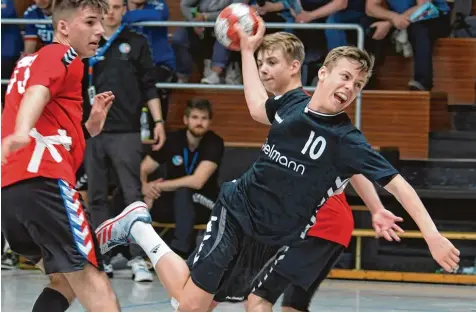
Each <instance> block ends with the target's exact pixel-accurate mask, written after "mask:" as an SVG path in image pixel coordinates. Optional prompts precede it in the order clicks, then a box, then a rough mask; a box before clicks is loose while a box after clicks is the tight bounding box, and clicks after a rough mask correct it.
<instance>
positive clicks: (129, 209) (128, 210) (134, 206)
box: [95, 201, 152, 253]
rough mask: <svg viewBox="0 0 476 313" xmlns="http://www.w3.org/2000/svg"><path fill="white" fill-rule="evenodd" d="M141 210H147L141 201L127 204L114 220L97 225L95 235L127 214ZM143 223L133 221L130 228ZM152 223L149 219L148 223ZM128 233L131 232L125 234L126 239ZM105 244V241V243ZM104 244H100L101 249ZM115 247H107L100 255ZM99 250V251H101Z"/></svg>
mask: <svg viewBox="0 0 476 313" xmlns="http://www.w3.org/2000/svg"><path fill="white" fill-rule="evenodd" d="M142 208H145V209H146V210H147V205H146V204H145V203H144V202H141V201H136V202H133V203H131V204H129V205H128V206H127V207H126V208H125V209H124V211H122V212H121V214H119V215H118V216H116V217H115V218H114V219H112V220H107V221H105V222H104V223H102V224H101V225H99V227H98V228H97V229H96V231H95V234H97V233H101V232H102V231H103V230H104V229H105V228H106V227H108V226H109V225H111V224H113V223H115V222H117V221H118V220H120V219H122V218H124V217H125V216H126V215H128V214H129V213H132V212H134V211H135V210H139V209H142ZM139 221H140V222H143V221H142V220H137V221H134V222H133V223H132V224H131V228H132V225H134V223H135V222H139ZM150 222H152V220H150V218H149V223H150ZM130 232H131V230H130V229H129V231H128V233H127V237H129V236H130ZM106 242H107V241H106ZM105 245H106V244H104V245H102V244H100V246H101V247H103V246H105ZM114 247H115V246H111V247H108V248H107V249H104V248H103V249H104V252H102V253H105V252H107V251H109V250H111V249H112V248H114ZM103 249H101V251H102V250H103Z"/></svg>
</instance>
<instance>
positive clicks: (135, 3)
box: [122, 0, 176, 121]
mask: <svg viewBox="0 0 476 313" xmlns="http://www.w3.org/2000/svg"><path fill="white" fill-rule="evenodd" d="M168 19H169V8H168V6H167V3H166V2H165V1H164V0H150V1H147V0H128V1H127V12H126V14H125V15H124V17H123V18H122V22H123V23H125V24H130V23H137V22H144V21H167V20H168ZM133 29H134V30H135V31H136V32H138V33H140V34H143V35H144V36H145V37H146V38H147V41H148V43H149V46H150V47H151V49H152V59H153V61H154V64H155V69H156V79H157V82H165V83H169V82H173V81H176V78H175V77H176V76H175V69H176V66H175V55H174V51H173V50H172V47H171V46H170V45H169V38H168V35H169V32H168V28H167V27H143V26H134V27H133ZM158 93H159V96H160V104H161V105H162V117H163V119H164V121H165V120H167V112H168V107H169V95H170V91H169V90H166V89H158Z"/></svg>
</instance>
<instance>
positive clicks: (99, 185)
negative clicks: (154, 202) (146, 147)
mask: <svg viewBox="0 0 476 313" xmlns="http://www.w3.org/2000/svg"><path fill="white" fill-rule="evenodd" d="M141 161H142V143H141V140H140V134H139V133H101V134H99V135H98V136H96V137H93V138H90V139H88V141H87V145H86V154H85V158H84V165H85V168H86V173H87V175H88V210H89V211H90V212H91V219H92V223H93V226H94V227H95V228H96V227H98V226H99V225H100V224H101V223H102V222H104V221H105V220H107V219H109V218H110V217H112V216H113V215H112V214H111V212H109V209H108V191H109V182H108V175H109V170H110V169H113V170H114V171H115V172H116V174H117V178H118V185H119V186H120V188H121V189H122V190H123V193H124V201H125V203H126V205H129V204H130V203H132V202H134V201H143V198H142V192H141V182H140V163H141Z"/></svg>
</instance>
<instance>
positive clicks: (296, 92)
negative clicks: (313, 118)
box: [274, 87, 310, 102]
mask: <svg viewBox="0 0 476 313" xmlns="http://www.w3.org/2000/svg"><path fill="white" fill-rule="evenodd" d="M309 99H310V95H309V94H308V93H307V92H306V91H305V90H304V89H303V88H302V87H298V88H295V89H292V90H290V91H288V92H286V93H285V94H284V95H282V96H275V97H274V100H276V101H292V102H302V101H309Z"/></svg>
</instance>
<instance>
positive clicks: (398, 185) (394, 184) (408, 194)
mask: <svg viewBox="0 0 476 313" xmlns="http://www.w3.org/2000/svg"><path fill="white" fill-rule="evenodd" d="M385 189H386V190H387V191H388V192H390V193H391V194H393V195H394V196H395V198H396V199H397V200H398V201H399V202H400V204H401V205H402V206H403V208H404V209H405V211H407V212H408V214H409V215H410V216H411V217H412V219H413V220H414V221H415V223H416V224H417V225H418V228H419V229H420V231H421V232H422V234H423V236H424V237H425V238H428V237H430V236H432V235H434V234H435V233H438V229H437V228H436V225H435V223H434V222H433V220H432V219H431V217H430V214H429V213H428V211H427V210H426V208H425V206H424V205H423V203H422V202H421V200H420V198H419V197H418V195H417V193H416V192H415V190H414V189H413V187H412V186H410V184H408V182H407V181H406V180H405V179H404V178H403V177H402V176H401V175H397V176H395V178H394V179H392V181H391V182H390V183H388V184H387V186H385Z"/></svg>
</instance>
